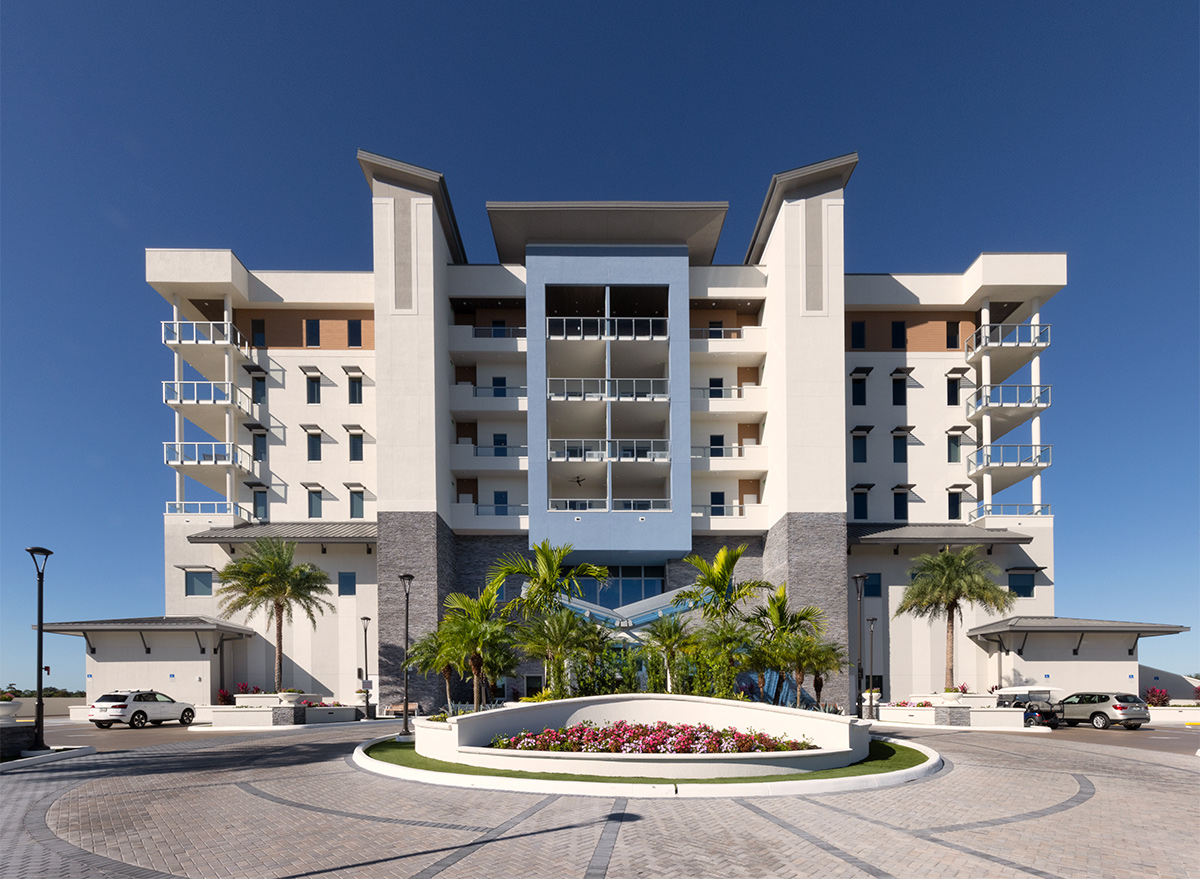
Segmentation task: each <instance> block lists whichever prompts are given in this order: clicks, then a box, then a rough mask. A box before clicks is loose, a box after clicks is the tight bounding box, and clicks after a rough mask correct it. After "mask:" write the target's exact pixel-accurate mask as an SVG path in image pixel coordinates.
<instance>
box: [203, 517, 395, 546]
mask: <svg viewBox="0 0 1200 879" xmlns="http://www.w3.org/2000/svg"><path fill="white" fill-rule="evenodd" d="M260 537H277V538H279V539H280V540H291V541H294V542H296V543H375V542H376V540H377V539H378V537H379V527H378V526H377V525H376V524H375V523H374V522H264V523H262V524H260V525H234V526H233V527H231V528H209V529H208V530H207V531H201V532H199V533H197V534H189V535H188V542H189V543H253V542H254V541H255V540H258V539H259V538H260Z"/></svg>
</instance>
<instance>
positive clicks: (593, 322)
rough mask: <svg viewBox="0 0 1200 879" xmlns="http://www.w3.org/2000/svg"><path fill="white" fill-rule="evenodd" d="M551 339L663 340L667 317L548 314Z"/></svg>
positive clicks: (547, 324) (549, 337)
mask: <svg viewBox="0 0 1200 879" xmlns="http://www.w3.org/2000/svg"><path fill="white" fill-rule="evenodd" d="M546 338H548V339H617V340H639V341H644V340H661V339H666V338H667V319H666V318H665V317H548V318H546Z"/></svg>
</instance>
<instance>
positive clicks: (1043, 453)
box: [967, 445, 1053, 473]
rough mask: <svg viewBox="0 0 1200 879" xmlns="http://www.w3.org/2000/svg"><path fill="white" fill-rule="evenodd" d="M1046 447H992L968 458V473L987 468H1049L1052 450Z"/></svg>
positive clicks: (975, 452) (981, 449)
mask: <svg viewBox="0 0 1200 879" xmlns="http://www.w3.org/2000/svg"><path fill="white" fill-rule="evenodd" d="M1052 448H1053V446H1044V445H1037V446H1035V445H990V446H983V447H981V448H979V449H976V450H975V451H974V452H972V453H971V454H970V455H968V456H967V472H968V473H971V472H974V471H976V470H982V469H985V468H987V467H1049V466H1050V450H1051V449H1052Z"/></svg>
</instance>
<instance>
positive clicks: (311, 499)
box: [308, 488, 321, 519]
mask: <svg viewBox="0 0 1200 879" xmlns="http://www.w3.org/2000/svg"><path fill="white" fill-rule="evenodd" d="M308 518H310V519H320V518H321V489H319V488H314V489H310V490H309V492H308Z"/></svg>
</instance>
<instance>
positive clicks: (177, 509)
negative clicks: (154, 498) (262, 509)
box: [167, 501, 250, 522]
mask: <svg viewBox="0 0 1200 879" xmlns="http://www.w3.org/2000/svg"><path fill="white" fill-rule="evenodd" d="M167 512H168V513H171V514H180V513H182V514H184V515H189V516H237V517H238V518H239V519H245V520H246V521H247V522H248V521H250V512H249V511H248V510H247V509H246V508H245V507H243V506H241V505H240V504H231V503H229V501H167Z"/></svg>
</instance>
